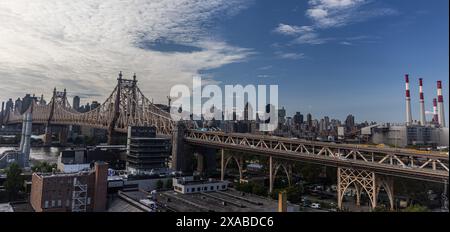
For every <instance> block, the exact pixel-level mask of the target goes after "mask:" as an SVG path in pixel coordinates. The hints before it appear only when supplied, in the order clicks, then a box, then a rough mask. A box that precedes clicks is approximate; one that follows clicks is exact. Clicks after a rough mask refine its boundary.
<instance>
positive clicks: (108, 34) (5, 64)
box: [0, 0, 450, 122]
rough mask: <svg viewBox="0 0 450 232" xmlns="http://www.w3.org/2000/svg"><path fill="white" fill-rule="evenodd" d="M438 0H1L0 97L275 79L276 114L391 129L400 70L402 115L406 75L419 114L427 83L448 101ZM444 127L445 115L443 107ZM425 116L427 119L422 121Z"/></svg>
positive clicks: (86, 96)
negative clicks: (120, 80) (121, 85)
mask: <svg viewBox="0 0 450 232" xmlns="http://www.w3.org/2000/svg"><path fill="white" fill-rule="evenodd" d="M448 4H449V3H448V1H447V0H435V1H419V0H416V1H404V0H379V1H375V0H309V1H293V0H292V1H284V2H283V4H282V5H280V4H277V3H276V2H274V1H239V0H213V1H211V0H209V1H201V0H197V1H192V0H184V1H180V0H164V1H154V0H136V1H132V2H131V3H126V2H124V1H120V0H110V1H101V0H80V1H75V2H62V1H58V0H38V1H32V2H30V1H26V0H3V1H1V2H0V35H1V36H0V76H1V77H0V80H1V82H0V89H1V91H0V100H2V101H6V100H8V98H13V99H14V100H15V99H16V98H17V97H23V96H24V94H25V93H31V94H33V93H35V94H36V95H40V94H41V93H43V94H44V95H45V97H46V99H47V100H48V99H49V97H50V94H51V91H52V90H53V87H57V88H58V89H63V88H67V90H68V92H69V95H70V96H73V95H79V96H81V97H83V102H86V100H97V101H99V102H102V101H103V100H105V99H106V98H107V97H108V95H109V93H110V92H111V91H112V89H113V87H114V85H115V84H116V82H115V79H116V78H117V73H118V72H119V71H123V72H124V77H125V78H131V77H132V74H133V73H134V72H136V73H137V76H138V81H139V86H140V88H141V90H142V91H143V92H144V93H145V94H146V95H147V96H148V97H149V98H154V100H155V102H161V103H166V96H167V95H168V93H169V90H170V88H171V87H172V86H173V85H175V84H186V85H188V86H192V83H191V81H192V79H191V78H192V76H193V75H201V76H202V77H203V78H207V79H208V82H209V83H218V84H221V85H224V84H242V85H247V84H278V85H279V93H280V96H279V99H280V102H279V105H280V107H281V106H284V107H286V109H287V110H288V115H292V114H294V113H295V112H296V111H300V112H302V113H303V114H306V113H312V114H313V116H314V117H315V118H319V117H323V116H325V115H327V116H330V117H332V118H338V119H340V120H344V119H345V117H346V116H347V114H353V115H355V116H356V119H357V121H365V120H367V121H377V122H403V121H404V118H405V110H404V105H405V103H404V99H405V97H404V78H403V76H404V74H406V73H409V74H410V76H411V94H412V111H413V118H414V119H415V120H417V119H418V118H419V114H418V112H419V90H418V78H424V84H425V88H424V90H425V101H426V110H427V111H432V99H433V98H434V97H436V81H437V80H442V81H443V85H444V100H445V105H446V106H448V102H449V100H450V99H449V94H448V92H449V90H448V86H449V85H448V76H449V68H448V62H449V55H448V49H449V47H448V41H449V34H448V26H449V25H448V15H449V14H448V7H449V6H448ZM446 110H447V112H446V118H447V121H448V118H449V117H448V112H449V110H450V109H448V108H447V109H446ZM428 119H431V116H430V115H428Z"/></svg>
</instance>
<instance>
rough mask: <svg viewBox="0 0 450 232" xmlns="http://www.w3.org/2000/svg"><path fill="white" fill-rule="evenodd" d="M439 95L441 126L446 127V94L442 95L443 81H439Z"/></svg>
mask: <svg viewBox="0 0 450 232" xmlns="http://www.w3.org/2000/svg"><path fill="white" fill-rule="evenodd" d="M437 95H438V113H439V118H438V120H439V125H440V126H441V127H446V125H445V113H444V96H443V95H442V81H438V82H437Z"/></svg>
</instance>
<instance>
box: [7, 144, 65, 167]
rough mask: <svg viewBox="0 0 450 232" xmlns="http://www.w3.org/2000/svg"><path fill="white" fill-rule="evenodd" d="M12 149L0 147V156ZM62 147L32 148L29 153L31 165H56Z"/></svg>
mask: <svg viewBox="0 0 450 232" xmlns="http://www.w3.org/2000/svg"><path fill="white" fill-rule="evenodd" d="M13 149H14V147H0V154H2V153H3V152H4V151H7V150H13ZM64 149H65V148H63V147H32V148H31V152H30V158H31V163H32V164H33V163H36V162H43V161H46V162H48V163H56V162H57V161H58V156H59V153H60V152H61V151H63V150H64Z"/></svg>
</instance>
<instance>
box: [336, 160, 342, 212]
mask: <svg viewBox="0 0 450 232" xmlns="http://www.w3.org/2000/svg"><path fill="white" fill-rule="evenodd" d="M342 194H343V192H342V189H341V168H337V204H338V209H340V210H342Z"/></svg>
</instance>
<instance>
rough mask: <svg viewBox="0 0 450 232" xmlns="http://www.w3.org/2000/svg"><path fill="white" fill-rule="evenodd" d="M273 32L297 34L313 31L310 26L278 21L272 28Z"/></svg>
mask: <svg viewBox="0 0 450 232" xmlns="http://www.w3.org/2000/svg"><path fill="white" fill-rule="evenodd" d="M274 31H275V32H277V33H279V34H282V35H298V34H303V33H308V32H312V31H314V29H313V28H312V27H311V26H301V27H299V26H293V25H288V24H283V23H280V24H279V25H278V27H277V28H275V30H274Z"/></svg>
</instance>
